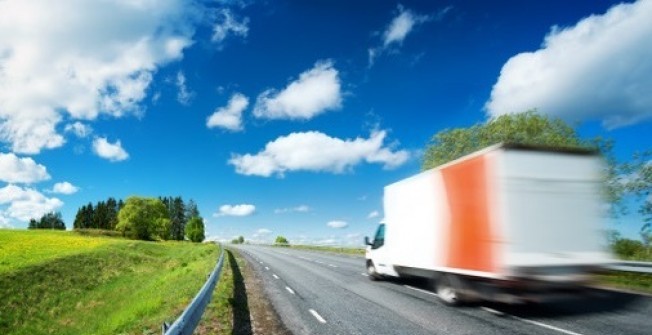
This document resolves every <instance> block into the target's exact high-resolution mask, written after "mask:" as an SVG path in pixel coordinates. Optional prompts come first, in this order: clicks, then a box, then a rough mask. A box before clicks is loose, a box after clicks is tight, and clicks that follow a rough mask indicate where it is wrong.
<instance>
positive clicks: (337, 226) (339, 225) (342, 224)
mask: <svg viewBox="0 0 652 335" xmlns="http://www.w3.org/2000/svg"><path fill="white" fill-rule="evenodd" d="M326 225H327V226H329V227H331V228H335V229H342V228H346V227H348V226H349V224H348V223H347V222H346V221H341V220H333V221H329V222H328V223H327V224H326Z"/></svg>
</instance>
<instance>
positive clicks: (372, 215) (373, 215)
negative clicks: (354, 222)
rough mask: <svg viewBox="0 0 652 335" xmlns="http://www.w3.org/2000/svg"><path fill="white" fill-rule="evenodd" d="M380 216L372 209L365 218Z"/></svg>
mask: <svg viewBox="0 0 652 335" xmlns="http://www.w3.org/2000/svg"><path fill="white" fill-rule="evenodd" d="M379 216H380V213H379V212H378V211H372V212H371V213H369V215H367V219H375V218H377V217H379Z"/></svg>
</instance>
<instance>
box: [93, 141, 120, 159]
mask: <svg viewBox="0 0 652 335" xmlns="http://www.w3.org/2000/svg"><path fill="white" fill-rule="evenodd" d="M93 151H94V152H95V154H96V155H98V156H100V157H102V158H105V159H108V160H109V161H111V162H119V161H123V160H125V159H127V158H129V154H128V153H127V152H126V151H125V149H123V148H122V143H120V140H117V141H116V142H115V143H111V142H109V141H108V140H107V139H106V138H105V137H97V138H95V140H93Z"/></svg>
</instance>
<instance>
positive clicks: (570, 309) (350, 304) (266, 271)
mask: <svg viewBox="0 0 652 335" xmlns="http://www.w3.org/2000/svg"><path fill="white" fill-rule="evenodd" d="M235 248H236V249H237V250H239V251H240V253H241V254H242V255H243V256H244V257H245V258H246V259H247V260H248V261H249V262H250V263H251V264H252V267H253V269H254V270H255V271H257V272H258V273H259V274H260V275H261V278H262V281H263V285H264V288H265V291H266V292H267V294H268V296H269V298H270V300H271V302H272V304H273V306H274V308H275V309H276V311H277V312H278V314H279V315H280V317H281V319H282V321H283V323H284V324H285V325H286V326H287V327H288V329H289V330H290V331H291V332H292V333H294V334H297V335H300V334H314V335H317V334H364V335H368V334H527V335H537V334H568V335H588V334H604V335H619V334H646V335H647V334H652V298H651V297H646V296H638V295H632V294H626V293H618V292H610V291H602V290H593V291H592V292H590V293H591V294H590V295H589V296H586V297H575V298H572V299H566V300H564V301H560V302H556V303H549V304H544V305H538V306H534V307H527V309H525V308H524V307H510V306H502V305H491V306H489V305H487V306H481V305H477V306H466V307H459V308H452V307H447V306H444V305H443V304H441V303H440V302H439V301H438V299H437V297H436V296H434V294H433V293H432V292H431V291H429V290H427V287H426V285H425V283H422V282H415V281H389V282H383V281H381V282H372V281H370V280H369V279H368V278H367V277H366V274H365V267H364V259H363V258H362V257H357V256H345V255H336V254H332V253H323V252H313V251H303V250H295V249H289V248H274V247H265V246H253V245H239V246H237V247H235Z"/></svg>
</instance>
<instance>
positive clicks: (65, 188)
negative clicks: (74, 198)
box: [51, 181, 79, 194]
mask: <svg viewBox="0 0 652 335" xmlns="http://www.w3.org/2000/svg"><path fill="white" fill-rule="evenodd" d="M77 191H79V187H77V186H75V185H73V184H71V183H69V182H67V181H64V182H62V183H56V184H54V186H53V187H52V190H51V192H52V193H59V194H74V193H77Z"/></svg>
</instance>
